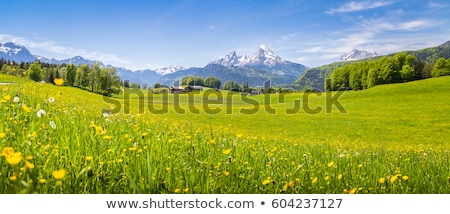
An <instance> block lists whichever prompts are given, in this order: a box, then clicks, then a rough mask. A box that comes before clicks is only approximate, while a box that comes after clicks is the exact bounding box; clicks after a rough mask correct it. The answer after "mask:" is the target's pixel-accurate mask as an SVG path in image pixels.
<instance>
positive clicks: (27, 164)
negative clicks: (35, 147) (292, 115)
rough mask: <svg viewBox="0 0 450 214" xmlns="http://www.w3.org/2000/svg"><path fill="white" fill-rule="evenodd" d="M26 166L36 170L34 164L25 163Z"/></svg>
mask: <svg viewBox="0 0 450 214" xmlns="http://www.w3.org/2000/svg"><path fill="white" fill-rule="evenodd" d="M25 166H26V167H27V168H28V169H34V164H33V163H31V162H28V161H25Z"/></svg>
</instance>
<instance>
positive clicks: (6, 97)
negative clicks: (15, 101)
mask: <svg viewBox="0 0 450 214" xmlns="http://www.w3.org/2000/svg"><path fill="white" fill-rule="evenodd" d="M3 99H4V100H6V101H9V100H10V99H11V95H9V94H7V95H5V96H3Z"/></svg>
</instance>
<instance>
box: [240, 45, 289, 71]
mask: <svg viewBox="0 0 450 214" xmlns="http://www.w3.org/2000/svg"><path fill="white" fill-rule="evenodd" d="M286 64H287V61H286V60H284V59H282V58H281V57H279V56H278V55H276V54H275V53H274V52H273V51H272V50H270V49H269V48H268V47H267V46H265V45H261V46H259V48H258V50H257V51H256V53H254V54H253V55H251V56H250V57H249V58H248V59H247V60H245V61H244V62H243V63H241V66H262V65H263V66H268V67H276V66H279V65H286Z"/></svg>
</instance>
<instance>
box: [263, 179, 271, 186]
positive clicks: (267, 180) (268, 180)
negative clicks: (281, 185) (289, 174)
mask: <svg viewBox="0 0 450 214" xmlns="http://www.w3.org/2000/svg"><path fill="white" fill-rule="evenodd" d="M270 182H271V180H270V179H266V180H264V181H263V182H262V184H263V185H267V184H270Z"/></svg>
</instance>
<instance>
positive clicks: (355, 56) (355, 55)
mask: <svg viewBox="0 0 450 214" xmlns="http://www.w3.org/2000/svg"><path fill="white" fill-rule="evenodd" d="M377 56H380V54H378V53H377V52H368V51H364V50H358V49H353V50H352V51H350V52H349V53H346V54H344V55H342V56H341V61H345V62H346V61H355V60H361V59H366V58H370V57H377Z"/></svg>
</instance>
